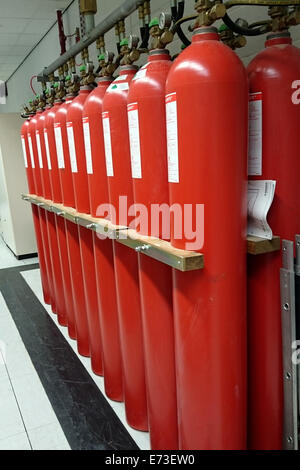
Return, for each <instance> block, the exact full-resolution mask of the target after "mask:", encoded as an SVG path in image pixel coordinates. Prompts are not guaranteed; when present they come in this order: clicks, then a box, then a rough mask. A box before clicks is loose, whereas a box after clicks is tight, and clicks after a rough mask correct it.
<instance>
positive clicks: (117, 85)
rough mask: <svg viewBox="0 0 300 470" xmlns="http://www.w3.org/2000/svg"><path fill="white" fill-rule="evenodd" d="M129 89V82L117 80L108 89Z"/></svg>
mask: <svg viewBox="0 0 300 470" xmlns="http://www.w3.org/2000/svg"><path fill="white" fill-rule="evenodd" d="M125 90H129V84H128V83H127V82H124V83H123V82H121V83H115V81H114V82H113V83H112V84H111V85H109V87H108V89H107V91H125Z"/></svg>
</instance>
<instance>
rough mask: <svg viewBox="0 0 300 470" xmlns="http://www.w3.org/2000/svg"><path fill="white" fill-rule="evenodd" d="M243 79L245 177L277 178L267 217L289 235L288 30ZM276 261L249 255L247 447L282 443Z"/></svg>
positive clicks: (292, 134) (293, 59) (295, 226)
mask: <svg viewBox="0 0 300 470" xmlns="http://www.w3.org/2000/svg"><path fill="white" fill-rule="evenodd" d="M248 77H249V82H250V93H251V94H254V93H256V94H257V95H252V96H256V97H258V98H259V100H260V111H259V113H260V119H261V123H262V124H261V131H262V133H261V135H260V137H259V141H258V143H257V142H256V150H254V151H253V148H252V146H251V143H252V142H251V137H250V151H249V166H248V172H249V179H252V180H253V179H258V180H259V179H263V180H265V179H271V180H276V190H275V197H274V201H273V204H272V206H271V209H270V211H269V215H268V222H269V224H270V226H271V228H272V231H273V233H274V235H279V236H280V237H281V238H282V239H287V240H294V239H295V235H296V234H297V233H299V232H300V211H299V200H300V184H299V174H300V159H299V132H300V104H299V100H297V96H295V94H296V91H297V90H295V88H296V86H295V84H294V81H295V80H299V77H300V50H299V49H298V48H296V47H294V46H293V45H292V41H291V38H290V35H289V33H280V34H272V35H270V36H269V37H268V38H267V42H266V49H265V50H263V51H262V52H260V53H259V54H258V55H257V56H256V57H255V58H254V59H253V60H252V62H251V63H250V64H249V66H248ZM296 85H297V86H298V84H296ZM298 96H299V93H298ZM250 97H251V95H250ZM278 116H284V119H282V120H278ZM256 137H257V136H256ZM281 266H282V262H281V253H280V252H276V253H270V254H265V255H260V256H249V259H248V292H249V294H248V331H249V334H248V344H249V447H250V448H251V449H264V450H269V449H271V450H273V449H281V448H282V437H283V436H282V423H283V370H282V338H281V334H282V333H281V309H280V307H281V300H280V274H279V273H280V271H279V270H280V268H281Z"/></svg>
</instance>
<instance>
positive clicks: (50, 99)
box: [45, 87, 55, 106]
mask: <svg viewBox="0 0 300 470" xmlns="http://www.w3.org/2000/svg"><path fill="white" fill-rule="evenodd" d="M45 98H46V103H47V104H49V105H51V106H52V105H53V103H54V101H55V92H54V89H53V88H52V87H50V88H47V89H46V90H45Z"/></svg>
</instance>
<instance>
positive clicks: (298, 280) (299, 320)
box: [295, 235, 300, 423]
mask: <svg viewBox="0 0 300 470" xmlns="http://www.w3.org/2000/svg"><path fill="white" fill-rule="evenodd" d="M295 303H296V338H297V341H300V235H296V263H295ZM297 344H298V343H297ZM298 416H299V423H300V364H298Z"/></svg>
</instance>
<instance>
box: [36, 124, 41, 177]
mask: <svg viewBox="0 0 300 470" xmlns="http://www.w3.org/2000/svg"><path fill="white" fill-rule="evenodd" d="M35 135H36V146H37V151H38V156H39V165H40V168H41V169H43V157H42V147H41V139H40V132H39V131H36V132H35Z"/></svg>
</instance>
